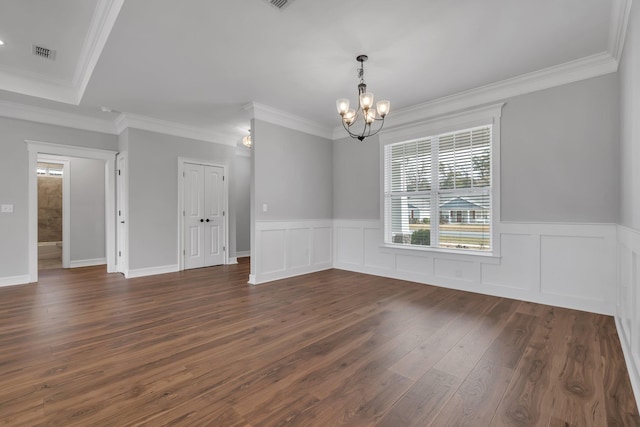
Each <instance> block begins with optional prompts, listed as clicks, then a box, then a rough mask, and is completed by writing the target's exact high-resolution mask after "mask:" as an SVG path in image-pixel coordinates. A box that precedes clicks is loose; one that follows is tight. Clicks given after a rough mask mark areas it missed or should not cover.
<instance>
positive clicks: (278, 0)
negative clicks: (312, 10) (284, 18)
mask: <svg viewBox="0 0 640 427" xmlns="http://www.w3.org/2000/svg"><path fill="white" fill-rule="evenodd" d="M292 1H293V0H264V2H265V3H267V4H270V5H271V6H273V7H275V8H276V9H280V10H282V9H284V8H285V7H287V6H289V5H290V4H291V2H292Z"/></svg>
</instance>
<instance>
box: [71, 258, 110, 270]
mask: <svg viewBox="0 0 640 427" xmlns="http://www.w3.org/2000/svg"><path fill="white" fill-rule="evenodd" d="M106 263H107V259H106V258H94V259H79V260H77V261H71V262H70V263H69V268H78V267H91V266H94V265H105V264H106Z"/></svg>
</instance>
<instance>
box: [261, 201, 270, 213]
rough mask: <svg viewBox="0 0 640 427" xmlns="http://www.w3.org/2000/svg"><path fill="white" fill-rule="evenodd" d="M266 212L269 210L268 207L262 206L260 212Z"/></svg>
mask: <svg viewBox="0 0 640 427" xmlns="http://www.w3.org/2000/svg"><path fill="white" fill-rule="evenodd" d="M267 210H269V207H268V206H267V204H266V203H263V204H262V212H267Z"/></svg>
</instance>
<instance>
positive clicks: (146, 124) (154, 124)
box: [114, 113, 238, 147]
mask: <svg viewBox="0 0 640 427" xmlns="http://www.w3.org/2000/svg"><path fill="white" fill-rule="evenodd" d="M114 123H115V127H116V132H117V133H118V135H119V134H121V133H122V132H123V131H124V130H125V129H127V128H134V129H141V130H146V131H149V132H157V133H162V134H165V135H173V136H178V137H180V138H188V139H195V140H198V141H206V142H214V143H216V144H222V145H228V146H232V147H235V146H236V145H237V141H236V140H237V138H238V136H237V135H231V134H223V133H219V132H216V131H213V130H210V129H204V128H201V127H196V126H188V125H185V124H182V123H177V122H170V121H167V120H161V119H156V118H153V117H146V116H140V115H136V114H130V113H121V114H120V115H119V116H118V117H117V118H116V120H115V122H114Z"/></svg>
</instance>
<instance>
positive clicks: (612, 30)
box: [607, 0, 632, 62]
mask: <svg viewBox="0 0 640 427" xmlns="http://www.w3.org/2000/svg"><path fill="white" fill-rule="evenodd" d="M631 2H632V0H613V2H612V5H611V23H610V25H609V43H608V47H607V50H608V52H609V53H610V54H611V55H612V56H613V57H614V58H615V59H616V61H617V62H620V58H622V50H623V48H624V40H625V36H626V35H627V24H628V22H629V14H630V13H631Z"/></svg>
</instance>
